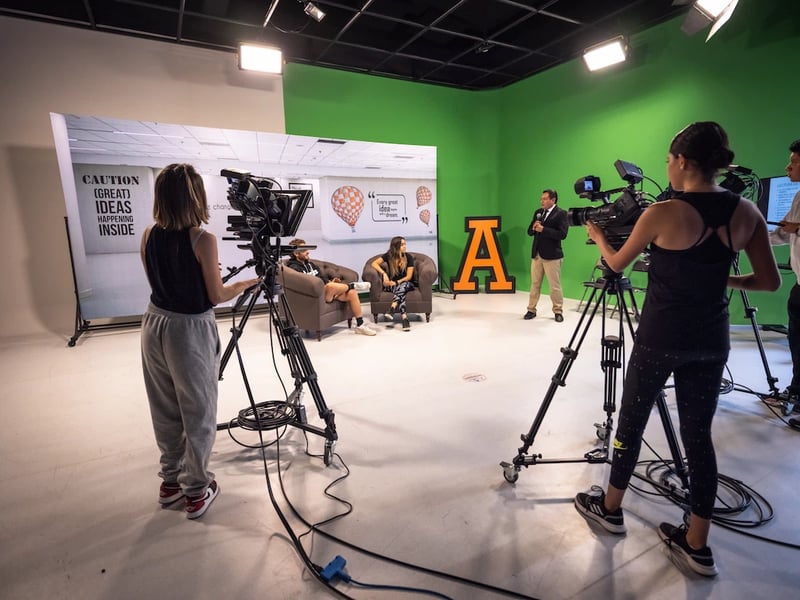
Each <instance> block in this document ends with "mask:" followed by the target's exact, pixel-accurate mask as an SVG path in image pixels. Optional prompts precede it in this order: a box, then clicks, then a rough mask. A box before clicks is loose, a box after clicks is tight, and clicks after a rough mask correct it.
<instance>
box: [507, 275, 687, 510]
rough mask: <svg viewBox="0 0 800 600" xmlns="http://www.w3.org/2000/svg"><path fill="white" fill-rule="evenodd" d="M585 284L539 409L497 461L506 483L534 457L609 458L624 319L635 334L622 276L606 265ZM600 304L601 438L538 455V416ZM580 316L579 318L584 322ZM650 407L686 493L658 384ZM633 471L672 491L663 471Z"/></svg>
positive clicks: (680, 458)
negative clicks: (589, 445) (609, 327)
mask: <svg viewBox="0 0 800 600" xmlns="http://www.w3.org/2000/svg"><path fill="white" fill-rule="evenodd" d="M586 285H587V286H589V287H591V288H592V293H591V295H590V296H589V300H588V302H587V303H586V306H585V307H584V309H583V312H582V313H581V318H580V320H579V321H578V325H577V326H576V328H575V331H574V332H573V334H572V337H571V338H570V341H569V344H568V345H567V347H566V348H561V354H562V355H563V357H562V359H561V362H560V363H559V365H558V368H557V369H556V372H555V374H554V375H553V376H552V377H551V379H550V386H549V387H548V388H547V392H546V393H545V396H544V400H542V404H541V405H540V406H539V410H538V412H537V413H536V416H535V418H534V420H533V424H532V425H531V428H530V429H529V430H528V433H527V434H525V433H523V434H522V435H521V436H520V438H521V439H522V442H523V444H522V446H521V447H520V448H519V449H518V450H517V455H516V456H515V457H514V459H513V460H512V461H511V462H510V463H509V462H506V461H503V462H501V463H500V466H501V467H503V477H504V478H505V480H506V481H508V482H509V483H515V482H516V481H517V479H518V478H519V472H520V471H521V470H522V467H526V468H527V467H529V466H531V465H536V464H539V463H547V464H551V463H579V462H588V463H609V462H610V461H609V455H608V447H609V442H610V440H611V436H612V431H613V414H614V412H615V411H616V400H615V399H616V384H617V372H618V370H619V369H620V368H621V367H622V366H623V361H624V357H625V326H626V325H627V328H628V331H629V333H630V336H631V339H633V338H634V337H635V335H636V333H635V331H634V327H633V320H632V318H631V314H630V312H629V310H628V307H627V304H626V302H625V294H624V293H625V292H626V291H630V290H631V282H630V280H629V279H628V278H627V277H624V276H623V275H622V274H621V273H615V272H614V271H611V270H610V269H605V270H604V272H603V277H601V278H600V279H598V280H597V281H592V282H588V283H587V284H586ZM608 296H616V298H617V307H618V309H619V313H620V314H619V330H618V335H616V336H613V335H608V336H607V335H606V312H607V300H608ZM600 308H602V311H601V318H602V331H601V335H602V337H601V346H602V360H601V365H602V368H603V372H604V376H605V384H604V398H603V410H604V411H605V413H606V420H605V421H604V422H603V423H595V427H596V428H597V437H598V438H599V439H600V440H601V442H602V444H601V446H600V447H599V448H595V449H594V450H591V451H589V452H587V453H585V454H584V455H583V457H582V458H557V459H544V458H542V455H541V454H531V455H528V451H529V450H530V448H531V446H532V445H533V442H534V440H535V438H536V434H537V433H538V431H539V428H540V427H541V425H542V422H543V421H544V417H545V415H546V414H547V410H548V409H549V408H550V404H551V403H552V401H553V398H554V396H555V393H556V391H557V390H558V388H559V387H564V386H565V385H566V379H567V375H569V372H570V370H571V368H572V365H573V363H574V362H575V360H576V359H577V357H578V351H579V350H580V347H581V345H582V344H583V341H584V340H585V339H586V334H587V333H588V331H589V327H590V325H591V324H592V320H593V319H594V317H595V315H596V314H597V312H598V310H599V309H600ZM584 322H585V324H584ZM655 403H656V407H657V408H658V412H659V416H660V417H661V423H662V426H663V427H664V434H665V436H666V439H667V445H668V447H669V450H670V454H671V456H672V461H673V467H672V471H673V472H674V473H675V474H676V475H677V477H678V479H679V480H680V482H681V485H682V487H683V495H684V497H685V498H686V499H687V503H688V497H689V492H688V489H689V472H688V469H687V467H686V463H685V461H684V460H683V455H682V453H681V449H680V445H679V443H678V437H677V435H676V434H675V428H674V427H673V425H672V420H671V418H670V415H669V409H668V408H667V400H666V394H665V393H664V391H663V390H661V391H660V392H659V394H658V397H657V398H656V402H655ZM634 476H635V477H637V478H639V479H642V480H644V481H647V482H649V483H650V484H651V485H653V486H656V487H662V488H668V489H669V491H672V492H674V491H675V490H674V489H672V486H671V485H670V484H669V483H668V482H667V481H666V476H663V477H662V478H661V481H658V482H657V481H653V480H652V479H650V478H648V477H645V476H643V475H640V474H638V473H634Z"/></svg>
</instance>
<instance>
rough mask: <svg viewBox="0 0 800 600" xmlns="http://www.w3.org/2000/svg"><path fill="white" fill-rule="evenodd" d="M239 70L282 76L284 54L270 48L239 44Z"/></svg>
mask: <svg viewBox="0 0 800 600" xmlns="http://www.w3.org/2000/svg"><path fill="white" fill-rule="evenodd" d="M239 68H240V69H242V70H243V71H260V72H262V73H274V74H276V75H280V74H281V73H283V54H282V52H281V51H280V50H279V49H278V48H272V47H270V46H258V45H256V44H239Z"/></svg>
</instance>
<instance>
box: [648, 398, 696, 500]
mask: <svg viewBox="0 0 800 600" xmlns="http://www.w3.org/2000/svg"><path fill="white" fill-rule="evenodd" d="M656 407H657V408H658V416H659V417H661V424H662V425H663V426H664V433H665V434H666V437H667V446H668V447H669V452H670V454H671V455H672V464H673V465H674V467H673V471H674V472H675V474H676V475H677V476H678V479H680V481H681V485H682V486H683V490H684V492H685V493H686V497H687V499H688V497H689V470H688V468H687V467H686V462H685V461H684V460H683V454H682V453H681V449H680V445H679V444H678V436H677V435H676V434H675V428H674V427H673V426H672V419H670V416H669V409H667V397H666V394H665V393H664V390H661V391H660V392H659V393H658V397H657V398H656ZM687 501H688V500H687Z"/></svg>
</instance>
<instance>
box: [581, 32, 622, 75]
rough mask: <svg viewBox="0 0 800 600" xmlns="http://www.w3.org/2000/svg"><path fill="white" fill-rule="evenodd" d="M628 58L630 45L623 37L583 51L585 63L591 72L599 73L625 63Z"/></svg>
mask: <svg viewBox="0 0 800 600" xmlns="http://www.w3.org/2000/svg"><path fill="white" fill-rule="evenodd" d="M627 58H628V45H627V44H626V43H625V38H624V37H623V36H621V35H620V36H617V37H615V38H614V39H612V40H608V41H606V42H603V43H601V44H597V45H595V46H592V47H591V48H587V49H586V50H584V51H583V62H585V63H586V66H587V68H588V69H589V70H590V71H597V70H598V69H603V68H605V67H610V66H611V65H615V64H617V63H621V62H624V61H625V60H626V59H627Z"/></svg>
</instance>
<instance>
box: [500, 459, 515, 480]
mask: <svg viewBox="0 0 800 600" xmlns="http://www.w3.org/2000/svg"><path fill="white" fill-rule="evenodd" d="M500 466H501V467H503V477H504V478H505V480H506V481H507V482H508V483H516V482H517V479H519V467H517V466H515V465H512V464H511V463H507V462H505V461H503V462H501V463H500Z"/></svg>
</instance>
